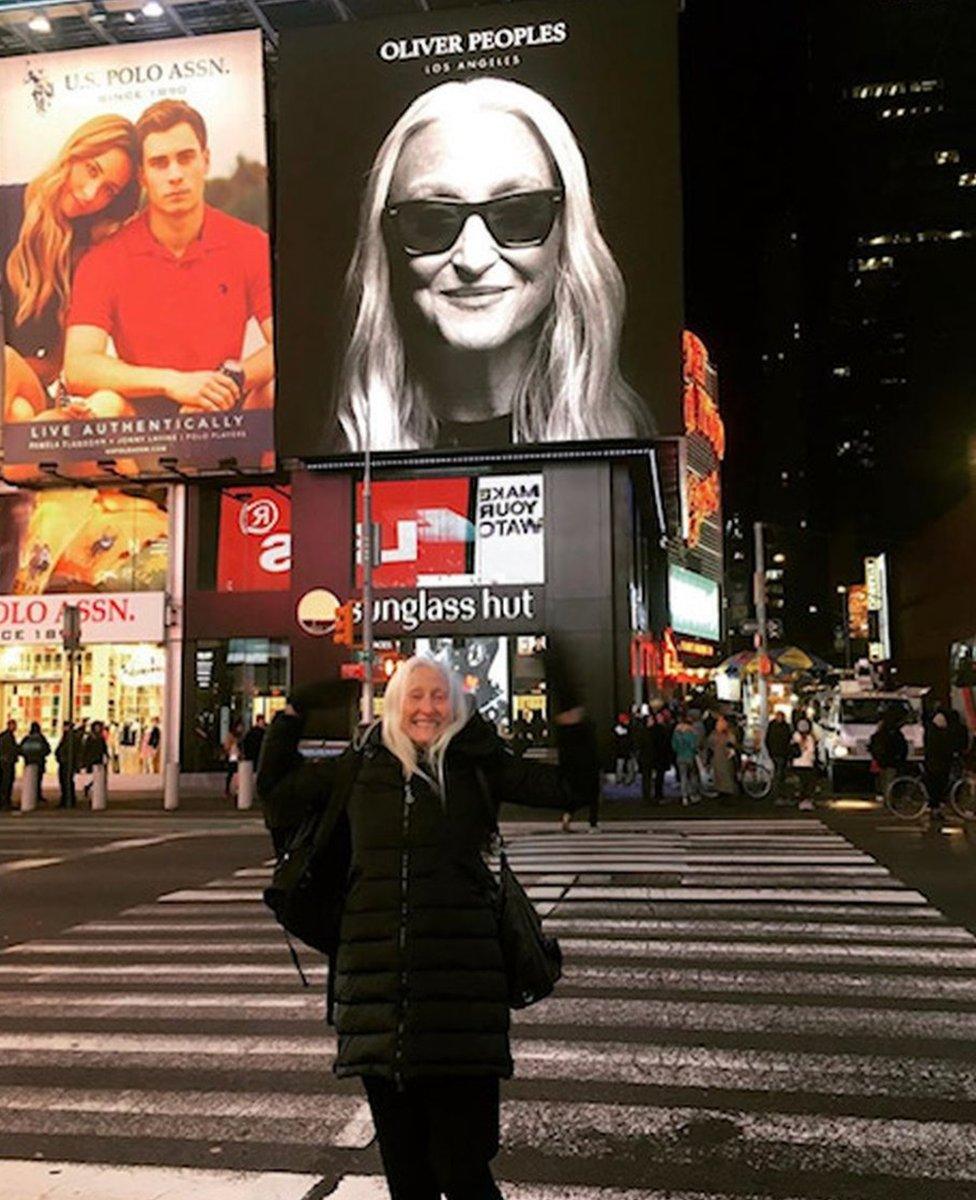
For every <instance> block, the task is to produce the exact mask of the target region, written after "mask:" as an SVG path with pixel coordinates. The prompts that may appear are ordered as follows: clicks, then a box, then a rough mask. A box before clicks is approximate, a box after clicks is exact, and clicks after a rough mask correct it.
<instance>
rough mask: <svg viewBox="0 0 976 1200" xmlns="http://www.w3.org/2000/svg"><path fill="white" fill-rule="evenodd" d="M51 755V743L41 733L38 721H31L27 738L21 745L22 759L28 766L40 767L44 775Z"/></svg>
mask: <svg viewBox="0 0 976 1200" xmlns="http://www.w3.org/2000/svg"><path fill="white" fill-rule="evenodd" d="M50 753H51V743H50V742H49V741H48V740H47V738H46V737H45V736H44V734H43V733H42V732H41V727H40V725H39V724H38V722H37V721H31V723H30V729H29V730H28V732H27V736H26V737H25V738H24V740H23V741H22V742H21V743H20V757H21V758H22V759H23V760H24V763H25V765H26V766H28V767H30V766H38V767H40V768H41V774H42V775H43V774H44V764H45V763H46V762H47V756H48V755H49V754H50Z"/></svg>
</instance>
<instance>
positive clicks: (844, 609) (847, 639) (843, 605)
mask: <svg viewBox="0 0 976 1200" xmlns="http://www.w3.org/2000/svg"><path fill="white" fill-rule="evenodd" d="M837 595H838V596H840V619H841V632H842V633H843V635H844V666H845V667H847V669H848V670H850V666H851V614H850V610H849V608H848V600H847V587H846V585H845V584H843V583H839V584H838V585H837Z"/></svg>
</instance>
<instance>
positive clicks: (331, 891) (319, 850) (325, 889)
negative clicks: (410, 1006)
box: [264, 747, 361, 1024]
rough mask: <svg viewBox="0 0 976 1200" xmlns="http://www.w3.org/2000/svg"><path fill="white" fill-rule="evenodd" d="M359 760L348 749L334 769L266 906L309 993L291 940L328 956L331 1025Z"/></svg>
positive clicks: (279, 867) (274, 879) (278, 866)
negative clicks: (322, 802)
mask: <svg viewBox="0 0 976 1200" xmlns="http://www.w3.org/2000/svg"><path fill="white" fill-rule="evenodd" d="M360 760H361V756H360V752H359V751H358V750H355V749H353V748H352V747H350V748H349V749H348V750H346V751H345V752H344V753H343V754H342V755H341V756H340V757H339V760H338V761H337V763H336V773H335V778H334V780H333V784H332V792H331V794H330V796H329V800H328V803H327V804H326V806H325V807H324V808H322V809H317V810H316V811H314V812H311V813H309V814H308V816H307V817H306V818H305V819H304V821H302V823H301V825H299V826H298V828H297V829H296V830H295V833H294V834H293V835H292V837H291V839H290V840H289V842H288V845H287V846H286V847H285V849H284V850H283V851H282V852H281V854H280V855H279V857H278V861H277V862H276V863H275V868H274V872H273V873H272V876H271V882H270V884H269V885H268V886H267V887H266V888H265V889H264V902H265V904H266V905H267V906H268V908H270V909H271V911H272V912H273V913H274V915H275V919H276V920H277V922H278V924H279V925H281V927H282V928H283V929H284V931H285V938H286V939H287V941H288V950H289V953H290V954H291V958H292V962H293V963H294V964H295V968H296V970H297V971H298V974H299V975H300V977H301V980H302V983H303V984H304V985H305V986H306V987H308V980H307V979H306V977H305V973H304V971H303V970H302V966H301V963H300V962H299V960H298V955H297V954H296V952H295V947H294V946H293V945H292V941H291V939H292V937H295V938H297V939H298V940H299V941H300V942H304V943H305V945H306V946H311V947H312V949H313V950H319V951H321V952H322V953H323V954H325V955H327V956H328V959H329V976H328V993H327V1003H326V1020H327V1021H329V1023H330V1024H331V1022H332V1007H333V988H334V983H335V953H336V950H337V949H338V946H339V925H340V923H341V921H342V909H343V905H344V903H345V899H346V887H347V884H348V881H349V866H350V861H351V853H352V847H351V842H350V836H349V822H348V820H347V819H346V805H347V804H348V802H349V797H350V796H351V795H352V789H353V787H354V785H355V782H356V776H357V774H358V773H359V764H360Z"/></svg>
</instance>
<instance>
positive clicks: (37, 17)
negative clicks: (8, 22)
mask: <svg viewBox="0 0 976 1200" xmlns="http://www.w3.org/2000/svg"><path fill="white" fill-rule="evenodd" d="M27 28H28V29H29V30H30V31H31V33H50V32H51V22H50V21H49V20H48V19H47V14H46V13H45V12H44V11H43V10H42V11H41V12H39V13H35V14H34V15H33V16H32V17H31V19H30V20H29V21H28V22H27Z"/></svg>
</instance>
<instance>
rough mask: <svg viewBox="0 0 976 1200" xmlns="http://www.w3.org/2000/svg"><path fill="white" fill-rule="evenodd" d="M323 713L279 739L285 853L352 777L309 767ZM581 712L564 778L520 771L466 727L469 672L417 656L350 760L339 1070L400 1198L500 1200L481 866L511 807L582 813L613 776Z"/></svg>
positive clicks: (515, 761) (295, 711)
mask: <svg viewBox="0 0 976 1200" xmlns="http://www.w3.org/2000/svg"><path fill="white" fill-rule="evenodd" d="M314 707H315V704H314V701H313V699H312V698H311V697H310V696H309V697H307V698H304V699H303V695H302V694H301V693H299V695H297V696H295V697H293V699H292V701H291V702H290V703H289V705H288V706H287V707H286V708H285V710H284V712H282V713H279V714H278V715H276V716H275V719H274V721H273V722H272V723H271V725H270V726H269V729H268V733H267V736H266V738H265V743H264V750H263V753H262V757H261V764H260V770H259V772H258V780H257V785H258V795H259V796H260V798H261V802H262V805H263V808H264V813H265V821H266V823H267V825H268V827H269V829H270V830H271V833H272V837H273V839H274V842H275V845H276V848H278V849H279V850H280V849H281V847H282V846H283V845H287V843H288V839H289V836H290V831H291V830H293V829H294V828H295V826H296V825H298V824H299V823H300V822H301V821H302V819H303V817H304V816H305V815H306V814H307V812H308V811H309V809H310V808H314V807H315V806H321V805H323V804H325V803H327V800H328V797H329V795H330V792H331V785H332V781H333V780H334V779H335V776H336V772H337V770H341V769H342V768H341V766H340V767H338V768H337V766H336V763H335V760H333V761H332V762H331V763H330V762H328V761H326V762H325V763H320V764H315V763H312V762H309V763H303V761H302V759H301V755H300V754H299V752H298V748H297V747H298V741H299V738H300V737H301V732H302V725H303V715H304V712H305V711H306V709H311V708H314ZM579 711H580V710H575V711H574V713H562V714H559V715H557V716H556V718H555V725H554V731H555V733H556V736H557V742H558V746H559V755H560V765H559V767H553V766H547V765H544V764H541V763H534V762H531V761H529V760H526V759H519V758H516V756H515V755H514V754H513V753H512V752H511V750H510V749H509V748H508V747H507V746H506V745H505V743H504V742H503V741H502V739H501V738H500V737H499V735H498V734H497V732H496V731H495V729H494V728H493V727H492V726H491V725H489V724H488V723H487V722H486V721H485V720H484V719H483V718H482V717H481V716H479V715H478V714H477V713H475V714H473V715H469V713H468V708H467V704H466V700H465V697H464V695H463V692H462V688H461V682H460V679H459V678H458V676H457V675H456V674H454V673H453V672H451V671H448V670H447V669H446V668H445V667H443V666H442V665H440V664H438V663H435V662H433V661H431V660H429V659H425V658H421V657H416V658H411V659H408V660H407V661H406V662H403V663H400V664H399V666H398V667H397V669H396V671H395V672H394V675H393V677H392V678H391V680H390V683H389V685H388V686H387V689H386V694H385V696H384V704H383V718H382V721H381V722H379V723H377V724H375V725H373V726H372V727H371V728H370V730H369V731H368V732H367V733H366V735H365V736H364V738H363V740H362V743H361V745H360V747H359V749H358V750H354V749H350V750H348V751H346V753H347V754H355V755H357V756H358V757H357V762H356V763H355V768H356V771H355V780H354V782H352V784H351V787H350V790H349V794H348V800H347V802H346V806H345V814H344V817H343V819H342V820H341V821H340V822H339V824H338V826H337V827H336V831H335V833H334V835H333V836H334V838H335V839H337V840H338V841H339V843H340V844H342V843H343V842H344V844H345V847H346V850H345V861H347V862H348V874H347V876H346V877H347V880H348V882H347V889H346V893H345V900H344V904H343V908H342V916H341V922H340V927H339V944H338V950H337V952H336V955H335V958H334V963H335V972H334V976H335V977H334V1000H335V1009H334V1016H335V1026H336V1031H337V1034H338V1052H337V1055H336V1059H335V1063H334V1067H333V1069H334V1070H335V1072H336V1074H337V1075H339V1076H342V1077H348V1076H359V1077H360V1078H361V1079H362V1081H363V1086H364V1088H365V1091H366V1096H367V1098H368V1101H369V1106H370V1109H371V1112H372V1115H373V1123H374V1125H375V1128H376V1134H377V1138H378V1141H379V1148H380V1153H381V1156H382V1159H383V1167H384V1170H385V1172H386V1177H387V1181H388V1183H389V1187H390V1194H391V1196H392V1197H393V1198H394V1200H414V1198H416V1200H420V1198H421V1197H423V1198H425V1200H426V1198H428V1197H429V1198H430V1200H434V1197H439V1196H440V1195H441V1194H443V1195H445V1196H447V1197H448V1198H449V1200H500V1197H501V1193H500V1192H499V1191H498V1188H497V1186H496V1185H495V1182H494V1180H493V1178H492V1174H491V1167H490V1163H491V1160H492V1158H493V1157H494V1155H495V1154H496V1152H497V1150H498V1140H499V1080H500V1079H506V1078H508V1077H509V1076H510V1075H511V1074H512V1057H511V1051H510V1047H509V1032H508V1031H509V1006H508V999H507V995H508V993H507V987H506V977H505V973H504V968H503V962H502V956H501V948H500V944H499V940H498V925H497V916H496V911H495V906H494V881H493V879H492V876H491V873H490V871H489V870H488V868H487V866H486V865H485V862H484V860H483V857H482V852H483V849H484V848H485V846H486V844H487V843H488V842H489V840H490V838H491V835H492V833H493V830H494V828H495V825H496V821H497V814H498V808H499V805H500V804H501V803H503V802H512V803H521V804H527V805H532V806H545V807H547V808H551V809H556V810H557V811H559V810H564V809H566V808H575V807H577V803H576V801H577V799H584V800H585V797H578V796H577V795H576V792H575V788H574V787H573V781H574V780H575V779H576V778H578V777H579V776H581V775H582V776H585V775H586V774H587V771H588V770H590V769H591V768H592V770H598V766H599V764H598V763H594V764H591V766H590V767H588V765H587V764H586V763H585V762H583V761H582V758H581V757H580V755H579V753H578V745H579V739H578V738H576V735H575V725H574V724H572V723H571V721H572V720H573V718H574V717H575V716H578V714H579ZM574 755H575V756H576V757H575V759H574V757H573V756H574ZM347 761H348V760H347ZM333 845H334V843H333V842H330V843H329V851H330V853H331V851H332V848H333Z"/></svg>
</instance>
